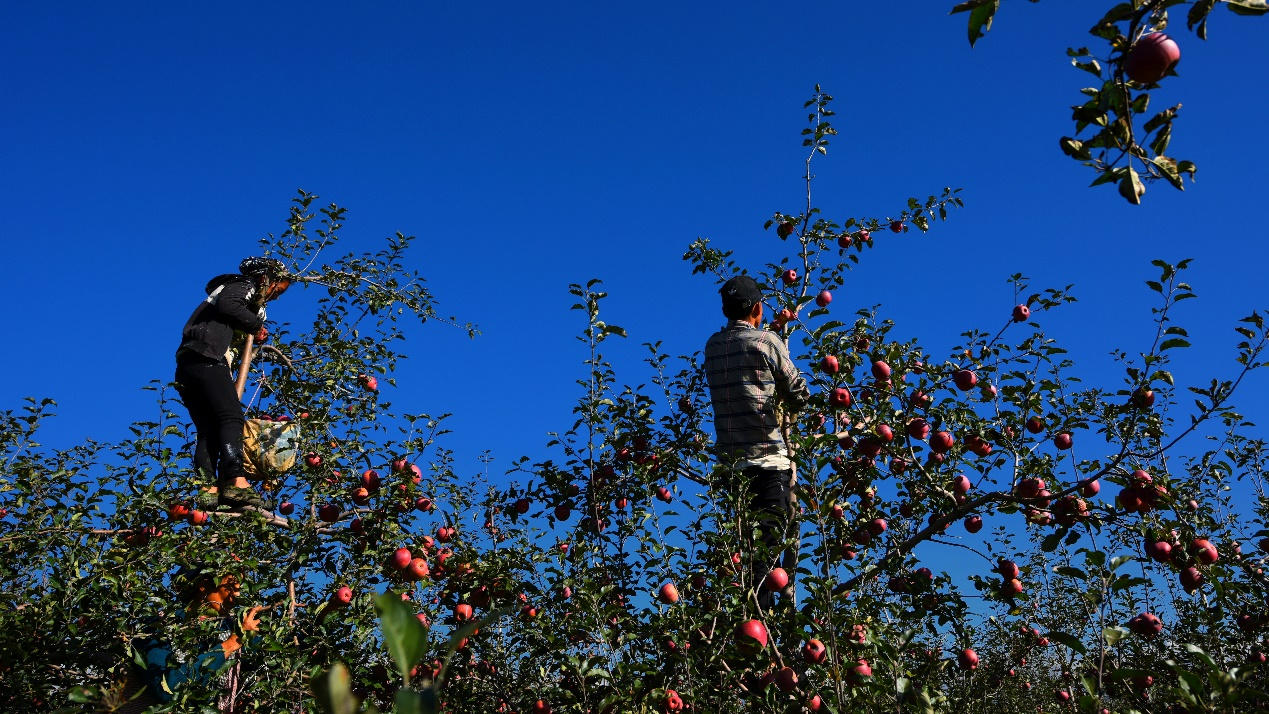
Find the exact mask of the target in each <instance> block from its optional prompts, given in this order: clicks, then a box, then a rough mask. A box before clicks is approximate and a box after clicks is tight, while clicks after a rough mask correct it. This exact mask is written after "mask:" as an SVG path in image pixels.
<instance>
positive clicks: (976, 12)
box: [949, 0, 1000, 47]
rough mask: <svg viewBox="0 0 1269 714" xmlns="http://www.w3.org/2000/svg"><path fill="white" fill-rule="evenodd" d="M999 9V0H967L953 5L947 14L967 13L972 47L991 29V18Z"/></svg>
mask: <svg viewBox="0 0 1269 714" xmlns="http://www.w3.org/2000/svg"><path fill="white" fill-rule="evenodd" d="M999 9H1000V0H969V1H968V2H963V3H961V4H959V5H957V6H955V7H953V8H952V11H951V12H950V13H949V14H951V15H955V14H956V13H958V12H968V13H969V46H970V47H973V46H974V43H975V42H978V39H979V38H980V37H982V36H983V35H986V34H987V32H988V31H990V30H991V21H992V18H993V17H994V16H995V15H996V11H997V10H999Z"/></svg>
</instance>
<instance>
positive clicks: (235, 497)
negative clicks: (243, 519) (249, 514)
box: [219, 486, 273, 511]
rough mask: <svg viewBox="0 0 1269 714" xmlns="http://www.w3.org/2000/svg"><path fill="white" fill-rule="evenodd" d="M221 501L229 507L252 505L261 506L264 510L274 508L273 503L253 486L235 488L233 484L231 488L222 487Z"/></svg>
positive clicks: (221, 503)
mask: <svg viewBox="0 0 1269 714" xmlns="http://www.w3.org/2000/svg"><path fill="white" fill-rule="evenodd" d="M219 502H220V505H221V506H227V507H229V508H242V507H243V506H252V507H254V508H259V509H260V510H262V511H272V510H273V503H272V502H271V501H269V500H268V499H266V498H265V497H263V496H261V495H260V494H258V493H256V491H255V489H253V488H234V487H232V486H230V487H229V488H224V487H222V488H221V489H220V499H219Z"/></svg>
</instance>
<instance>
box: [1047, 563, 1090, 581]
mask: <svg viewBox="0 0 1269 714" xmlns="http://www.w3.org/2000/svg"><path fill="white" fill-rule="evenodd" d="M1053 572H1055V573H1057V574H1058V575H1065V576H1067V577H1068V578H1079V579H1080V580H1087V579H1088V574H1086V573H1085V572H1084V571H1083V570H1080V569H1079V568H1072V567H1071V566H1069V565H1061V566H1058V567H1056V568H1054V569H1053Z"/></svg>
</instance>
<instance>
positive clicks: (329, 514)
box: [317, 503, 339, 523]
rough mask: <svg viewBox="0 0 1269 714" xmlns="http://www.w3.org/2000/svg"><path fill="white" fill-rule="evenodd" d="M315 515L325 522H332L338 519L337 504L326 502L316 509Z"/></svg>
mask: <svg viewBox="0 0 1269 714" xmlns="http://www.w3.org/2000/svg"><path fill="white" fill-rule="evenodd" d="M317 517H318V518H320V519H322V520H323V521H325V522H327V523H334V522H335V521H337V520H339V506H336V505H335V504H333V503H327V504H325V505H323V506H322V507H321V508H318V509H317Z"/></svg>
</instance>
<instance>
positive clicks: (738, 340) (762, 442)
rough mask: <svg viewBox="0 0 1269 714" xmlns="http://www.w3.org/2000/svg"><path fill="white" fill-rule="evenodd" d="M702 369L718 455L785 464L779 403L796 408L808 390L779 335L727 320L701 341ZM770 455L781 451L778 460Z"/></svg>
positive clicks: (785, 457) (786, 459)
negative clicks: (703, 351)
mask: <svg viewBox="0 0 1269 714" xmlns="http://www.w3.org/2000/svg"><path fill="white" fill-rule="evenodd" d="M704 369H705V380H706V382H708V384H709V394H710V401H711V402H712V403H713V406H714V430H715V434H716V440H715V447H714V449H715V452H716V453H717V454H718V456H719V458H720V459H723V460H725V461H730V460H732V459H739V460H741V461H753V462H760V461H765V462H766V463H768V464H771V465H775V466H787V465H788V457H787V453H786V448H787V447H786V446H785V443H784V437H783V435H782V434H781V433H780V414H779V407H780V406H781V402H784V406H785V407H787V408H788V409H791V410H792V411H795V412H796V411H797V410H798V409H800V408H801V407H802V406H803V405H804V404H805V403H806V398H807V395H808V390H807V388H806V382H805V381H804V380H803V379H802V377H801V375H800V374H798V371H797V367H796V366H794V365H793V362H792V360H790V359H789V355H788V351H787V350H786V349H785V348H784V345H783V343H782V342H781V341H780V339H779V338H778V337H777V336H776V335H775V334H773V333H771V332H768V331H766V330H763V329H761V328H758V327H754V326H753V325H751V324H749V323H748V322H746V321H744V320H732V321H731V322H730V323H729V324H728V325H727V326H725V327H724V328H723V329H721V330H719V331H718V332H716V333H714V334H713V335H712V336H711V337H710V338H709V340H708V341H707V342H706V343H705V364H704ZM773 456H774V457H782V458H783V463H782V464H777V463H776V462H778V461H780V459H771V458H770V457H773Z"/></svg>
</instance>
